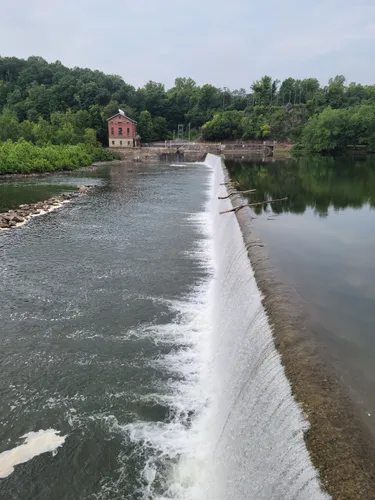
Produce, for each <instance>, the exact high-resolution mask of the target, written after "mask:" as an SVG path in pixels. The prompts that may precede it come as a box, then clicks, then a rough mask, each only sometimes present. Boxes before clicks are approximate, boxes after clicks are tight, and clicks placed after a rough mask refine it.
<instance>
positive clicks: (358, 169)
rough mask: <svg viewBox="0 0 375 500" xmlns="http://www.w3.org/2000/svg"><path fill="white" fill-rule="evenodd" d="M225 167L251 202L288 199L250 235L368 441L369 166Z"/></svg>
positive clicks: (373, 348)
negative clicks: (305, 323)
mask: <svg viewBox="0 0 375 500" xmlns="http://www.w3.org/2000/svg"><path fill="white" fill-rule="evenodd" d="M229 167H230V170H231V172H232V177H233V178H234V179H236V180H238V181H239V182H240V184H241V187H242V188H247V189H250V188H252V189H256V190H257V193H256V195H255V196H254V201H260V200H264V199H267V198H268V199H272V198H281V197H284V196H288V200H287V201H286V202H283V203H279V204H277V203H275V204H273V205H272V206H270V205H268V206H266V207H260V208H259V207H254V208H256V219H254V221H253V227H254V229H255V230H256V231H257V232H258V233H259V235H260V237H261V238H262V239H263V240H264V242H265V243H266V245H267V253H268V255H269V257H270V259H271V262H272V264H274V265H275V266H276V268H277V269H278V271H279V274H280V276H281V278H282V280H283V281H284V282H286V283H288V284H289V285H290V286H291V287H293V288H294V289H295V291H296V293H297V296H298V300H299V301H300V302H301V303H302V304H303V307H304V310H305V312H306V313H307V315H308V317H309V321H310V325H311V327H312V330H313V331H314V332H315V333H316V335H317V338H318V340H319V342H320V343H321V345H322V346H323V350H324V352H325V353H326V354H327V357H328V360H329V362H330V363H331V364H332V366H333V367H334V369H335V371H336V373H337V374H338V376H339V377H340V378H341V380H342V381H343V382H344V384H345V387H346V388H347V389H348V391H349V393H350V395H351V397H352V398H353V399H354V400H355V401H356V402H357V403H358V405H359V407H360V411H361V414H362V417H363V420H364V421H365V422H366V423H367V424H368V426H369V427H370V429H371V430H372V432H373V433H374V435H375V361H374V360H375V159H373V158H370V159H364V160H359V159H335V160H333V159H327V158H315V159H301V160H299V161H294V160H290V161H275V162H272V163H260V162H258V163H257V162H249V163H242V164H232V165H229Z"/></svg>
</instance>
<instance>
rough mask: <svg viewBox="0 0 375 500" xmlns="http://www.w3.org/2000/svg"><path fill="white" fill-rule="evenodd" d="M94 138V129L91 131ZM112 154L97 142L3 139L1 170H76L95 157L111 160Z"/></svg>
mask: <svg viewBox="0 0 375 500" xmlns="http://www.w3.org/2000/svg"><path fill="white" fill-rule="evenodd" d="M89 135H90V136H91V138H92V133H91V132H90V134H89ZM112 159H113V155H112V154H111V153H110V152H109V151H107V150H105V149H103V148H101V147H98V145H97V144H96V145H95V146H94V145H93V143H90V144H78V145H75V146H74V145H63V146H55V145H51V144H50V145H47V146H42V147H41V146H36V145H34V144H32V143H31V142H27V141H25V140H24V139H19V140H18V141H17V142H12V141H11V140H8V141H6V142H2V143H0V174H14V173H17V174H25V173H32V172H52V171H55V170H74V169H76V168H80V167H85V166H88V165H91V164H92V163H93V162H94V161H110V160H112Z"/></svg>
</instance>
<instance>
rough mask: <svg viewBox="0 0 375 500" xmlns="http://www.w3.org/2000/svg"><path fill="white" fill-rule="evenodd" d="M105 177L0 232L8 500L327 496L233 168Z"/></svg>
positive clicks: (3, 488)
mask: <svg viewBox="0 0 375 500" xmlns="http://www.w3.org/2000/svg"><path fill="white" fill-rule="evenodd" d="M76 175H77V176H76V177H74V176H70V177H69V182H70V183H74V182H76V183H77V184H78V185H80V184H81V185H84V184H87V180H86V179H85V178H84V175H85V174H84V173H77V174H76ZM96 176H97V179H96V184H97V189H96V190H94V191H93V192H92V193H90V195H89V196H87V197H85V198H82V199H80V200H78V201H77V202H76V203H74V204H73V203H72V204H71V205H67V206H65V207H64V208H62V209H61V210H60V211H55V212H53V213H51V214H48V215H46V216H41V217H37V218H34V219H33V220H32V221H30V222H29V223H28V224H26V225H25V226H23V227H22V228H19V229H15V230H14V231H8V232H2V233H1V234H0V252H1V259H0V275H1V276H2V278H5V279H3V283H4V286H3V307H2V308H1V310H0V320H1V324H2V332H1V343H2V353H1V371H2V377H1V381H0V387H1V393H2V394H3V399H2V403H3V405H2V408H1V410H0V420H1V423H2V425H3V428H4V435H5V439H4V440H3V442H2V447H1V449H0V473H2V477H3V479H2V480H0V498H4V499H5V498H12V499H15V500H21V499H22V500H25V499H28V500H34V499H36V498H54V499H55V500H63V499H64V500H65V499H67V498H77V499H78V498H79V499H90V500H99V499H100V500H114V499H119V498H129V499H134V500H138V499H139V500H141V499H147V500H151V499H160V500H162V499H181V500H203V499H207V500H245V499H246V500H285V499H288V500H328V499H329V498H330V496H329V495H328V494H327V493H326V492H325V491H324V488H323V487H322V484H321V481H320V479H319V477H318V473H317V471H316V469H315V468H314V466H313V465H312V462H311V459H310V456H309V453H308V451H307V448H306V444H305V440H304V435H305V433H306V432H307V430H308V427H309V426H308V421H307V418H306V416H305V415H304V413H303V410H302V407H301V406H300V405H299V404H297V402H296V400H295V398H294V397H293V395H292V389H291V385H290V383H289V381H288V379H287V377H286V375H285V373H284V368H283V366H282V363H281V359H280V355H279V353H278V352H277V350H276V348H275V345H274V339H273V334H272V331H271V327H270V325H269V321H268V318H267V314H266V312H265V310H264V307H263V304H262V296H261V293H260V291H259V289H258V286H257V283H256V280H255V276H254V271H253V269H252V266H251V263H250V261H249V259H248V255H247V248H246V247H245V243H244V239H243V236H242V233H241V229H240V226H239V224H238V221H237V219H236V217H235V216H234V215H233V214H226V215H219V211H222V210H226V209H228V208H231V202H230V201H229V200H219V199H218V198H219V197H224V196H225V195H226V192H227V191H226V187H225V186H224V185H222V184H223V183H224V182H225V179H224V172H223V170H222V167H221V158H220V157H218V156H215V155H208V156H207V158H206V160H205V162H204V163H196V164H191V165H189V168H181V167H178V166H171V165H166V164H157V165H141V164H140V165H137V167H136V168H134V169H132V170H131V171H129V170H128V169H127V168H126V167H124V165H116V166H115V165H114V166H109V167H102V168H101V169H99V170H98V172H97V173H96ZM91 181H92V179H91ZM25 182H27V181H25ZM44 182H48V183H50V184H52V183H56V185H57V186H58V185H61V183H63V182H65V183H66V182H67V181H66V179H63V178H62V177H61V176H60V177H59V176H55V178H54V177H50V178H48V181H44ZM34 188H35V189H37V188H38V186H34ZM31 433H34V434H31ZM35 433H37V434H35ZM22 436H24V437H25V436H26V441H25V442H24V444H23V445H20V441H22V439H21V438H22ZM45 436H48V439H49V441H45V440H44V441H43V442H41V440H40V439H39V438H42V437H45ZM58 436H60V437H58ZM36 439H38V440H37V441H36ZM36 443H37V444H36ZM33 446H34V447H33ZM17 447H19V448H17ZM16 448H17V450H18V451H17V453H21V452H22V457H18V459H17V460H14V454H12V453H11V452H12V450H14V449H16ZM20 448H21V450H20ZM68 479H69V480H68Z"/></svg>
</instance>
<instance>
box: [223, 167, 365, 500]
mask: <svg viewBox="0 0 375 500" xmlns="http://www.w3.org/2000/svg"><path fill="white" fill-rule="evenodd" d="M223 169H224V172H225V176H226V181H229V180H230V179H229V175H228V172H227V171H226V168H225V165H224V164H223ZM231 199H232V204H233V206H237V205H239V204H241V203H242V202H243V200H242V197H241V196H240V195H239V194H237V195H234V196H232V197H231ZM232 215H233V214H231V215H229V214H228V216H232ZM236 217H237V220H238V222H239V225H240V228H241V230H242V234H243V238H244V241H245V244H246V246H247V248H248V255H249V258H250V260H251V263H252V267H253V269H254V273H255V277H256V280H257V283H258V287H259V288H260V290H261V292H262V294H263V297H264V298H263V305H264V307H265V308H266V311H267V313H268V317H269V320H270V323H271V324H272V326H273V331H274V340H275V344H276V347H277V349H278V351H279V352H280V354H281V356H282V361H283V365H284V369H285V373H286V375H287V377H288V379H289V381H290V383H291V385H292V390H293V393H294V396H295V398H296V400H297V401H299V402H300V403H301V405H302V407H303V409H304V412H305V414H306V417H307V419H308V421H309V423H310V429H309V431H308V432H307V433H306V435H305V441H306V445H307V448H308V450H309V452H310V455H311V458H312V461H313V463H314V465H315V467H316V468H317V469H318V470H319V472H320V476H321V480H322V483H323V485H324V486H325V488H326V490H327V491H328V492H329V494H330V495H331V496H332V498H333V499H334V500H369V499H370V498H373V497H374V493H373V492H374V489H375V475H374V470H375V444H374V440H373V437H372V435H371V434H370V432H369V430H368V428H367V427H366V426H365V425H364V424H363V422H362V420H361V418H360V415H359V412H358V410H357V408H356V406H355V405H354V404H353V402H352V401H351V399H350V398H349V397H348V396H347V395H346V392H345V389H344V387H343V386H342V384H341V382H340V381H339V380H338V379H337V377H335V375H334V374H333V373H332V372H331V370H330V369H329V367H328V366H327V365H326V364H325V363H324V361H323V356H322V352H321V349H320V347H319V346H318V345H317V343H316V341H315V339H314V335H313V332H311V331H310V330H309V329H308V327H307V322H306V321H305V319H304V315H303V313H302V310H301V308H300V307H299V304H298V301H297V300H296V298H295V296H294V295H293V292H292V291H291V290H290V289H288V287H286V286H285V285H283V284H282V283H281V282H280V281H279V280H278V278H277V274H276V271H275V270H274V269H273V268H272V265H271V263H270V261H269V259H268V255H267V250H265V248H264V246H263V243H262V242H261V240H260V239H259V235H258V234H257V233H256V232H255V231H254V228H253V226H252V224H251V210H250V209H249V208H245V209H243V210H241V211H239V212H238V213H237V214H236Z"/></svg>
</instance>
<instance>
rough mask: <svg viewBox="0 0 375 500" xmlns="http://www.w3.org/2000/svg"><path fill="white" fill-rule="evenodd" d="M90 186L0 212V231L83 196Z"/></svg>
mask: <svg viewBox="0 0 375 500" xmlns="http://www.w3.org/2000/svg"><path fill="white" fill-rule="evenodd" d="M92 187H93V186H80V187H79V188H78V191H77V192H72V193H64V194H62V195H60V196H54V197H52V198H49V199H48V200H45V201H38V202H37V203H30V204H23V205H20V206H19V207H18V208H16V209H13V210H8V211H7V212H3V213H0V231H6V230H8V229H12V228H15V227H19V226H23V225H24V224H25V223H26V222H27V221H28V220H30V219H31V218H32V217H37V216H38V215H44V214H47V213H49V212H52V211H53V210H56V209H57V208H60V207H62V206H63V204H65V203H69V202H70V201H72V200H73V199H75V198H80V197H82V196H85V195H86V194H87V193H88V192H89V191H90V190H91V189H92Z"/></svg>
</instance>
